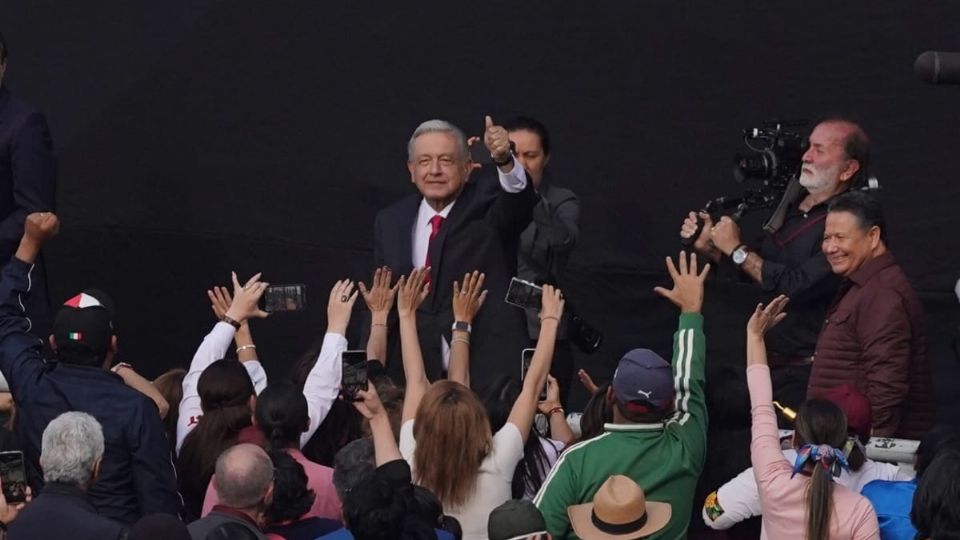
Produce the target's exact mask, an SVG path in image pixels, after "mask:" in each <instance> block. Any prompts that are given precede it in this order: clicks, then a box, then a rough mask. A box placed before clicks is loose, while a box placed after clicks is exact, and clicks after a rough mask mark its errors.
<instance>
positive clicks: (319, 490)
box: [200, 448, 343, 521]
mask: <svg viewBox="0 0 960 540" xmlns="http://www.w3.org/2000/svg"><path fill="white" fill-rule="evenodd" d="M287 453H288V454H290V457H292V458H293V459H295V460H297V463H299V464H300V465H303V470H304V472H306V473H307V487H308V488H310V489H312V490H313V491H314V492H315V493H316V494H317V498H316V499H314V501H313V507H311V508H310V511H309V512H307V513H306V514H305V515H304V516H303V518H302V519H306V518H311V517H320V518H327V519H335V520H337V521H343V517H342V515H341V513H340V498H339V497H337V491H336V489H334V487H333V469H331V468H330V467H324V466H323V465H320V464H319V463H314V462H312V461H310V460H309V459H307V458H306V456H304V455H303V452H301V451H300V450H296V449H294V448H288V449H287ZM219 503H220V500H219V498H218V497H217V490H215V489H213V479H212V478H211V479H210V483H209V484H208V485H207V494H206V496H205V497H204V498H203V511H202V512H201V513H200V516H201V517H206V515H207V514H209V513H210V510H212V509H213V507H214V506H216V505H217V504H219Z"/></svg>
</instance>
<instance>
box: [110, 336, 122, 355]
mask: <svg viewBox="0 0 960 540" xmlns="http://www.w3.org/2000/svg"><path fill="white" fill-rule="evenodd" d="M119 350H120V349H119V348H118V347H117V335H116V334H114V335H112V336H110V352H112V353H116V352H117V351H119Z"/></svg>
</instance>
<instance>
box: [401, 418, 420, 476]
mask: <svg viewBox="0 0 960 540" xmlns="http://www.w3.org/2000/svg"><path fill="white" fill-rule="evenodd" d="M416 451H417V441H416V440H415V439H414V438H413V420H407V421H406V422H404V423H403V425H402V426H400V455H401V456H403V459H405V460H406V461H407V464H408V465H410V468H411V469H413V453H414V452H416Z"/></svg>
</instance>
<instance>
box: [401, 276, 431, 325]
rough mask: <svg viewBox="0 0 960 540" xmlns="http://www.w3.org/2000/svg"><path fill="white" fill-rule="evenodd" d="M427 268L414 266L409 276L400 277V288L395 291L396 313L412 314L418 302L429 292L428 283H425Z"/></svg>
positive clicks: (425, 297) (418, 305)
mask: <svg viewBox="0 0 960 540" xmlns="http://www.w3.org/2000/svg"><path fill="white" fill-rule="evenodd" d="M429 273H430V269H429V268H414V269H413V271H411V272H410V275H409V276H402V277H401V278H400V283H399V285H400V289H399V290H398V291H397V313H398V314H399V315H400V316H401V317H404V316H408V315H413V314H415V313H416V312H417V308H418V307H420V304H422V303H423V301H424V300H426V299H427V295H428V294H430V284H429V283H425V281H426V276H427V275H428V274H429Z"/></svg>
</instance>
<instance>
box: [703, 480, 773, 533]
mask: <svg viewBox="0 0 960 540" xmlns="http://www.w3.org/2000/svg"><path fill="white" fill-rule="evenodd" d="M717 503H719V504H720V507H721V508H723V514H720V515H719V516H717V519H716V520H715V521H711V520H710V517H709V516H708V515H707V512H706V509H704V510H703V522H704V523H706V524H707V527H710V528H711V529H716V530H722V529H729V528H730V527H733V526H734V525H736V524H737V523H740V522H741V521H743V520H745V519H749V518H751V517H753V516H759V515H760V513H761V512H762V509H761V507H760V490H758V489H757V479H756V478H754V476H753V469H752V468H750V469H747V470H745V471H743V472H741V473H740V474H738V475H737V476H735V477H733V479H732V480H730V481H729V482H727V483H726V484H724V485H723V486H721V487H720V489H718V490H717Z"/></svg>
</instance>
